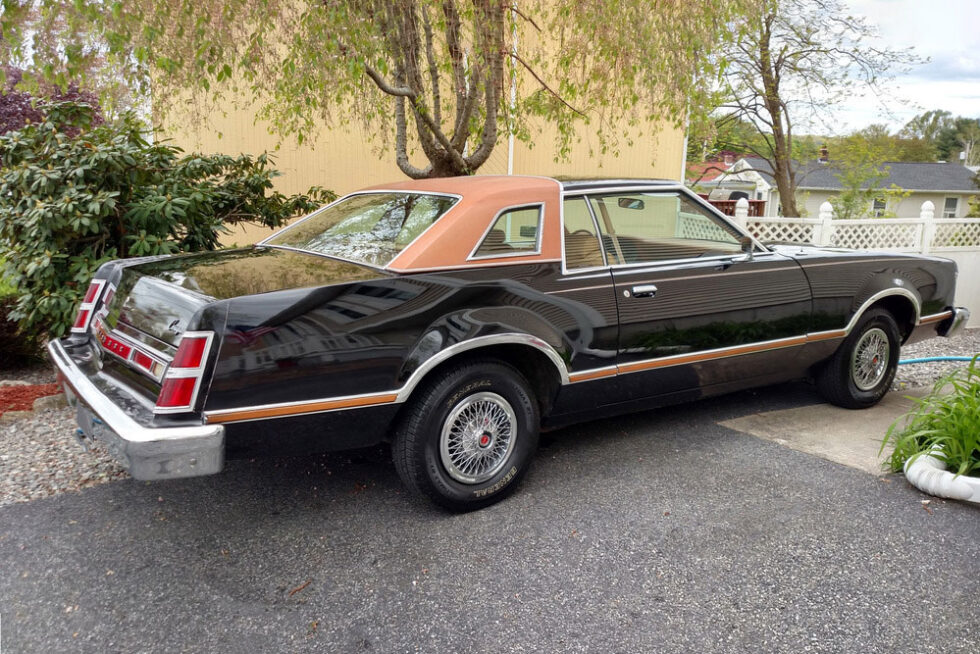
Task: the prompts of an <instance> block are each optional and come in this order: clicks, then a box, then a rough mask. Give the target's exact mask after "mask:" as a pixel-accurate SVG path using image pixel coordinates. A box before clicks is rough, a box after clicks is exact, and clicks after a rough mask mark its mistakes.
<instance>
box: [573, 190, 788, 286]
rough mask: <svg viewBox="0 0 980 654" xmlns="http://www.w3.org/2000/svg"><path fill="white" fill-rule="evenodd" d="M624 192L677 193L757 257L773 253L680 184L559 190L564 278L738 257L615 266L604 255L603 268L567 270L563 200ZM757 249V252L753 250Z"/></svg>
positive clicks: (685, 259) (727, 255) (721, 256)
mask: <svg viewBox="0 0 980 654" xmlns="http://www.w3.org/2000/svg"><path fill="white" fill-rule="evenodd" d="M626 192H632V193H650V194H665V193H677V194H680V195H684V196H686V197H687V198H688V199H689V200H690V201H691V202H692V203H693V204H694V205H696V206H698V207H701V208H702V209H704V210H705V211H707V212H708V213H709V214H711V215H713V216H714V217H715V218H717V219H718V220H720V221H721V222H723V223H725V224H726V225H728V226H729V227H731V228H732V229H733V230H734V231H735V232H737V233H739V234H742V235H743V236H747V237H748V238H749V239H750V240H751V242H752V246H753V252H755V253H756V254H772V253H773V252H774V251H773V250H770V249H769V248H767V247H766V246H765V245H763V244H762V242H761V241H759V239H757V238H756V237H754V236H753V235H752V234H750V233H749V232H748V230H746V229H743V228H742V227H741V226H740V225H739V224H738V223H736V222H735V221H733V220H731V218H730V216H726V215H725V214H723V213H722V212H721V211H719V210H718V209H717V208H715V207H714V206H712V205H711V204H710V203H708V202H705V201H704V199H702V198H701V197H700V196H698V195H697V194H696V193H694V192H693V191H691V190H690V189H689V188H687V187H686V186H684V185H683V184H665V185H655V186H651V185H637V186H621V185H620V186H603V187H596V188H590V189H588V190H574V191H565V190H563V191H562V194H561V199H562V203H561V205H560V206H559V213H560V214H561V229H562V248H561V272H562V275H563V276H565V275H577V274H580V273H589V272H595V271H599V270H607V269H608V270H619V269H624V268H625V269H630V268H643V267H651V266H662V265H676V264H679V263H685V262H693V261H697V262H703V261H720V260H731V259H732V257H733V256H739V255H738V254H724V255H719V256H715V257H685V258H682V259H663V260H660V261H645V262H642V263H614V264H611V263H609V262H608V260H607V259H606V258H605V256H603V261H606V265H604V266H591V267H589V268H574V269H572V270H569V269H568V266H567V261H566V258H565V239H564V234H565V231H564V230H565V211H564V205H565V199H566V198H574V197H588V196H590V195H601V194H609V193H626ZM588 204H589V209H590V211H591V203H588ZM592 220H593V222H595V215H594V214H593V216H592ZM596 230H597V232H598V224H596ZM601 245H602V244H601V242H600V246H601ZM756 249H757V250H758V251H756ZM604 250H605V248H603V251H604Z"/></svg>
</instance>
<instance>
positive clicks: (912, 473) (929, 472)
mask: <svg viewBox="0 0 980 654" xmlns="http://www.w3.org/2000/svg"><path fill="white" fill-rule="evenodd" d="M934 451H935V450H934ZM905 478H906V479H908V480H909V483H910V484H912V485H913V486H915V487H916V488H918V489H919V490H920V491H922V492H924V493H929V494H930V495H935V496H936V497H948V498H949V499H952V500H965V501H967V502H976V503H978V504H980V477H968V476H966V475H960V476H959V477H957V476H956V475H955V474H954V473H952V472H950V471H948V470H946V465H945V464H944V463H943V462H942V461H941V460H939V459H938V458H936V457H935V456H933V455H931V454H922V455H920V456H917V457H915V458H912V459H909V460H908V461H906V462H905Z"/></svg>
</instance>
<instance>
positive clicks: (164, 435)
mask: <svg viewBox="0 0 980 654" xmlns="http://www.w3.org/2000/svg"><path fill="white" fill-rule="evenodd" d="M48 352H49V353H50V354H51V360H52V361H53V362H54V365H55V367H56V368H57V369H58V372H59V376H60V378H61V381H62V385H63V386H64V389H65V395H66V396H67V397H68V400H69V402H70V403H71V404H72V405H73V406H74V407H75V409H76V411H77V420H78V426H79V429H80V431H81V432H82V434H84V436H85V437H86V438H90V439H93V440H98V441H100V442H103V443H105V445H106V447H107V448H108V449H109V451H110V452H111V453H112V455H113V456H114V457H115V458H116V459H117V460H119V462H120V463H122V465H123V466H124V467H125V468H126V470H128V471H129V474H131V475H132V476H133V477H134V478H135V479H138V480H140V481H152V480H157V479H174V478H178V477H199V476H201V475H210V474H213V473H216V472H220V471H221V469H222V468H223V467H224V461H225V428H224V426H222V425H189V426H186V427H185V426H180V427H146V426H144V425H141V424H139V423H138V422H136V421H135V420H134V419H133V418H132V417H131V416H129V415H128V414H127V413H126V412H125V411H123V410H122V409H121V408H120V407H118V406H117V405H116V404H114V403H113V402H112V401H111V400H110V399H109V398H107V397H106V396H105V395H104V394H103V393H102V391H100V390H99V389H98V388H97V387H96V386H95V384H93V383H92V381H91V380H90V379H89V378H88V377H87V376H86V375H85V373H84V372H83V371H82V370H81V369H80V368H79V367H78V365H77V364H76V363H75V362H74V361H73V360H72V358H71V356H70V355H69V354H68V352H67V351H66V350H65V348H64V346H63V345H62V344H61V341H58V340H54V341H51V342H50V343H48Z"/></svg>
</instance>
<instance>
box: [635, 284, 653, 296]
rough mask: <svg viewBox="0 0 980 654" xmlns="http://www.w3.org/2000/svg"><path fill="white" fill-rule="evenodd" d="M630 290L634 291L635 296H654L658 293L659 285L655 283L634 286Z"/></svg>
mask: <svg viewBox="0 0 980 654" xmlns="http://www.w3.org/2000/svg"><path fill="white" fill-rule="evenodd" d="M630 290H632V291H633V297H654V296H655V295H656V294H657V287H656V286H654V285H653V284H642V285H640V286H634V287H633V288H632V289H630Z"/></svg>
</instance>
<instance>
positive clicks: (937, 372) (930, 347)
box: [892, 329, 980, 390]
mask: <svg viewBox="0 0 980 654" xmlns="http://www.w3.org/2000/svg"><path fill="white" fill-rule="evenodd" d="M978 352H980V329H964V330H962V331H961V332H960V333H959V334H957V335H956V336H954V337H953V338H930V339H928V340H925V341H922V342H920V343H915V344H913V345H909V346H906V347H903V348H902V355H901V358H902V359H919V358H923V357H937V356H973V355H974V354H977V353H978ZM967 365H969V363H968V362H966V361H942V362H932V363H910V364H906V365H900V366H899V367H898V373H897V374H896V375H895V382H894V383H893V384H892V390H903V389H906V388H914V387H916V386H931V385H932V384H934V383H935V382H936V380H937V379H939V378H940V377H942V376H944V375H947V374H949V373H951V372H953V371H954V370H956V369H957V368H965V367H966V366H967Z"/></svg>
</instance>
